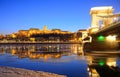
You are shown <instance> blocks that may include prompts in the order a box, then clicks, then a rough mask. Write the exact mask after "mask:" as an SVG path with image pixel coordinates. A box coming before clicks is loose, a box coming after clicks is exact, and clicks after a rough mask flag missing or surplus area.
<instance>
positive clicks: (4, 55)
mask: <svg viewBox="0 0 120 77" xmlns="http://www.w3.org/2000/svg"><path fill="white" fill-rule="evenodd" d="M104 65H107V66H110V67H111V66H119V67H120V59H119V56H118V55H114V56H113V55H112V56H111V55H107V56H105V55H91V53H90V54H87V55H84V53H83V51H82V46H81V45H79V44H34V45H0V66H10V67H17V68H25V69H31V70H39V71H46V72H52V73H57V74H63V75H67V77H88V75H90V77H96V76H97V75H98V73H96V71H95V70H94V69H95V67H96V66H97V67H99V66H104Z"/></svg>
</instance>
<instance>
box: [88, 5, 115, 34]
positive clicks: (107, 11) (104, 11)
mask: <svg viewBox="0 0 120 77" xmlns="http://www.w3.org/2000/svg"><path fill="white" fill-rule="evenodd" d="M113 11H114V9H113V7H112V6H104V7H93V8H91V10H90V15H91V16H92V23H91V27H90V29H89V30H88V31H89V33H94V32H96V31H97V30H99V29H100V28H102V27H105V26H107V25H108V24H110V23H112V21H113V19H112V18H103V16H109V15H113Z"/></svg>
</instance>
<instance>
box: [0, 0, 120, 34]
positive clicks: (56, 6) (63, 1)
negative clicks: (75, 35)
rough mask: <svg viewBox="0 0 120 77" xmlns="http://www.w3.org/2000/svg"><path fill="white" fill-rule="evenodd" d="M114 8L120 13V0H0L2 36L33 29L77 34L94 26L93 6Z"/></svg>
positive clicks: (0, 32) (0, 29) (0, 28)
mask: <svg viewBox="0 0 120 77" xmlns="http://www.w3.org/2000/svg"><path fill="white" fill-rule="evenodd" d="M96 6H113V8H114V9H115V10H114V11H115V13H117V12H120V0H0V34H9V33H13V32H17V31H18V30H25V29H29V28H39V29H42V28H43V26H44V25H47V26H48V29H54V28H57V29H61V30H68V31H72V32H75V31H77V30H79V29H87V28H88V27H89V26H90V24H91V16H90V14H89V12H90V8H91V7H96Z"/></svg>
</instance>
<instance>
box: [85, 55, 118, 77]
mask: <svg viewBox="0 0 120 77" xmlns="http://www.w3.org/2000/svg"><path fill="white" fill-rule="evenodd" d="M118 58H119V56H117V55H114V56H111V55H109V56H102V55H101V56H88V55H87V61H88V69H87V70H88V74H89V77H120V68H119V67H118V64H117V59H118Z"/></svg>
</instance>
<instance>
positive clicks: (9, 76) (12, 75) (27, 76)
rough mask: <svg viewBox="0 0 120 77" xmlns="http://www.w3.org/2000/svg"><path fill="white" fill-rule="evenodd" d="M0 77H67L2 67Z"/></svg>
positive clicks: (0, 67)
mask: <svg viewBox="0 0 120 77" xmlns="http://www.w3.org/2000/svg"><path fill="white" fill-rule="evenodd" d="M0 77H67V76H64V75H58V74H54V73H48V72H42V71H33V70H27V69H21V68H13V67H2V66H0Z"/></svg>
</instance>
